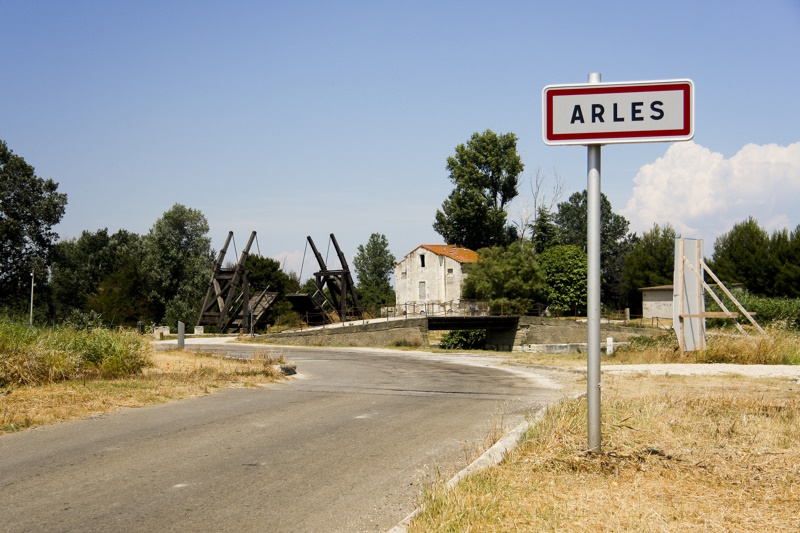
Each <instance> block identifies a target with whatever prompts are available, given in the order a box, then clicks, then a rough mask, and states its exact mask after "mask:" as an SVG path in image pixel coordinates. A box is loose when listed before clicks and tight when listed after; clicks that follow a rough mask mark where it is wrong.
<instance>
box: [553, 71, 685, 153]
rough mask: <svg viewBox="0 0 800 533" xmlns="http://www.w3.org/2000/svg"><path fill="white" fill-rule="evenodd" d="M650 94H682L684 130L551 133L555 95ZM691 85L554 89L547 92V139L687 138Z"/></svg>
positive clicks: (682, 83)
mask: <svg viewBox="0 0 800 533" xmlns="http://www.w3.org/2000/svg"><path fill="white" fill-rule="evenodd" d="M653 91H682V92H683V128H681V129H675V130H648V131H635V130H634V131H613V132H597V133H560V134H555V133H553V98H554V97H555V96H575V95H586V94H611V93H646V92H653ZM691 107H692V86H691V83H687V82H678V83H664V84H653V85H647V84H643V85H622V86H603V85H599V86H597V87H591V86H582V87H566V88H563V89H559V88H553V89H548V90H547V92H546V109H547V132H546V133H547V140H548V141H553V142H558V141H596V140H602V139H609V140H615V139H648V138H651V137H686V136H688V135H691V132H692V123H691V120H692V110H691Z"/></svg>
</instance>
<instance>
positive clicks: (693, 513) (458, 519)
mask: <svg viewBox="0 0 800 533" xmlns="http://www.w3.org/2000/svg"><path fill="white" fill-rule="evenodd" d="M604 379H605V381H606V387H605V391H604V397H603V405H602V409H603V450H602V453H599V454H593V453H587V452H586V435H587V430H586V402H585V399H584V398H580V399H565V400H563V401H562V402H560V403H558V404H557V405H554V406H552V407H551V408H549V409H548V410H547V411H546V412H545V413H544V416H543V417H542V418H541V419H540V420H539V421H537V422H534V423H533V425H532V427H531V429H530V430H529V431H528V432H527V434H526V435H525V436H524V438H523V442H522V444H521V445H520V446H519V447H518V448H517V449H516V450H515V451H513V452H512V453H510V454H509V455H508V456H507V458H506V460H505V461H504V462H503V463H502V464H501V465H499V466H497V467H494V468H491V469H489V470H486V471H484V472H482V473H478V474H475V475H472V476H469V477H467V478H466V479H464V480H462V481H461V482H460V483H459V484H458V485H457V486H456V487H455V488H453V489H446V488H444V487H442V486H439V487H434V488H432V489H430V490H428V491H426V493H425V494H424V495H423V500H422V506H423V510H422V512H421V513H420V514H419V515H418V516H417V517H416V519H415V520H414V521H412V523H411V526H410V527H409V531H517V530H523V531H588V530H601V531H611V530H613V531H687V530H688V531H731V530H734V531H760V530H772V531H797V530H798V529H800V513H798V511H797V509H798V508H800V490H798V486H800V484H799V483H798V482H799V481H800V466H799V465H800V415H798V414H797V410H798V408H800V397H799V396H798V394H797V391H798V385H797V383H794V382H791V381H787V380H782V379H752V378H743V377H740V376H736V377H732V376H727V377H713V378H712V377H707V376H706V377H680V376H644V375H637V376H633V377H631V376H623V377H616V376H606V377H605V378H604Z"/></svg>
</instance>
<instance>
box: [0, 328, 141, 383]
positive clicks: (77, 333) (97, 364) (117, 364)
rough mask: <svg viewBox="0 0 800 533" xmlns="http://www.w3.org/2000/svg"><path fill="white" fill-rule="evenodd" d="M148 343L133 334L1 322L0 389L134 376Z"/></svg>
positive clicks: (139, 370)
mask: <svg viewBox="0 0 800 533" xmlns="http://www.w3.org/2000/svg"><path fill="white" fill-rule="evenodd" d="M150 355H151V348H150V344H149V343H148V342H147V341H146V340H144V339H143V338H142V337H140V336H139V335H136V334H134V333H126V332H119V331H113V330H107V329H93V330H91V331H88V330H82V329H76V328H72V327H55V328H39V327H30V326H27V325H24V324H18V323H13V322H12V321H11V320H9V319H7V318H0V387H4V386H8V385H40V384H43V383H54V382H59V381H68V380H85V379H87V378H97V377H99V378H116V377H124V376H130V375H134V374H138V373H140V372H141V371H142V369H143V368H144V367H145V366H147V365H148V364H149V362H150Z"/></svg>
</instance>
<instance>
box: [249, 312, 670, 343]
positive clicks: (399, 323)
mask: <svg viewBox="0 0 800 533" xmlns="http://www.w3.org/2000/svg"><path fill="white" fill-rule="evenodd" d="M586 327H587V326H586V322H585V321H584V322H576V321H573V320H559V319H555V318H542V317H522V318H520V320H519V328H518V329H517V331H516V333H515V332H514V331H513V330H511V331H507V332H506V331H490V332H487V348H490V349H496V350H503V351H511V350H515V351H535V346H541V345H562V346H568V348H565V349H566V350H567V351H581V350H582V348H581V345H583V346H585V344H586ZM658 333H660V330H658V329H654V328H640V327H632V326H622V325H617V324H607V323H603V324H601V326H600V338H601V342H603V343H605V341H606V338H607V337H613V338H614V342H615V343H616V342H625V341H627V340H628V339H630V338H631V337H632V336H642V335H657V334H658ZM259 338H262V339H265V340H268V341H270V342H274V343H276V344H290V345H296V346H362V347H370V346H371V347H384V346H426V345H428V320H427V319H426V318H409V319H406V320H389V321H380V322H371V323H366V324H364V323H353V324H352V325H347V326H339V325H335V326H326V327H324V328H321V327H320V328H312V329H307V330H304V331H291V332H283V333H270V334H267V335H261V336H259Z"/></svg>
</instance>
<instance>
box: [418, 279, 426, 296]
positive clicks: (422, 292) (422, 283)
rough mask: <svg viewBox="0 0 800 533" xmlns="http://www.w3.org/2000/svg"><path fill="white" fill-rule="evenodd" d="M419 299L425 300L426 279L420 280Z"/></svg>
mask: <svg viewBox="0 0 800 533" xmlns="http://www.w3.org/2000/svg"><path fill="white" fill-rule="evenodd" d="M419 299H420V300H424V299H425V282H424V281H420V282H419Z"/></svg>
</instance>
